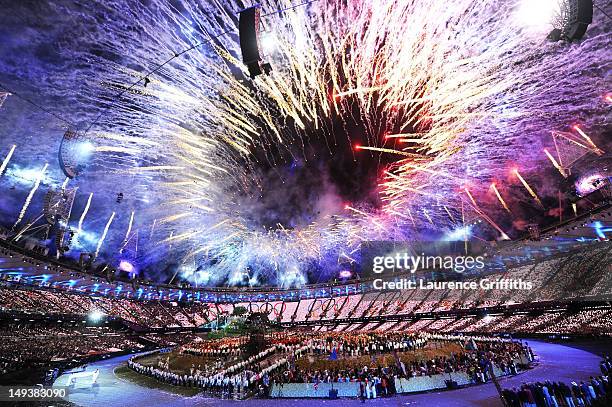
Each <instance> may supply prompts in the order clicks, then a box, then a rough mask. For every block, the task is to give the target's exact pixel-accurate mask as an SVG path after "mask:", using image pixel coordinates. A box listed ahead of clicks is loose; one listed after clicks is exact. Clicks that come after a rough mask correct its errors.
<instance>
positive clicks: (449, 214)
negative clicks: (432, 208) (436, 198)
mask: <svg viewBox="0 0 612 407" xmlns="http://www.w3.org/2000/svg"><path fill="white" fill-rule="evenodd" d="M442 206H443V207H444V210H445V211H446V214H447V215H448V217H449V218H450V220H451V221H452V222H455V218H454V217H453V215H452V214H451V213H450V211H449V210H448V208H447V207H446V205H442Z"/></svg>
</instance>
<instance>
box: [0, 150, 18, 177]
mask: <svg viewBox="0 0 612 407" xmlns="http://www.w3.org/2000/svg"><path fill="white" fill-rule="evenodd" d="M15 148H17V146H16V145H13V146H12V147H11V149H10V150H9V152H8V154H7V155H6V157H5V158H4V160H3V161H2V165H0V175H2V174H3V173H4V170H5V169H6V167H7V166H8V163H9V161H11V157H12V156H13V153H14V152H15Z"/></svg>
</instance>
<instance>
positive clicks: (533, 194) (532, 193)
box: [514, 169, 544, 207]
mask: <svg viewBox="0 0 612 407" xmlns="http://www.w3.org/2000/svg"><path fill="white" fill-rule="evenodd" d="M514 175H516V176H517V178H518V179H519V180H520V181H521V183H522V184H523V186H524V187H525V189H526V190H527V192H529V195H531V196H532V197H533V199H534V200H535V201H536V202H537V203H538V205H540V206H541V207H544V205H542V201H540V198H538V195H537V194H536V193H535V191H534V190H533V189H532V188H531V187H530V186H529V184H528V183H527V181H525V178H523V177H522V176H521V173H520V172H519V171H518V170H517V169H515V170H514Z"/></svg>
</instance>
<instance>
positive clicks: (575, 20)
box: [564, 0, 593, 41]
mask: <svg viewBox="0 0 612 407" xmlns="http://www.w3.org/2000/svg"><path fill="white" fill-rule="evenodd" d="M567 17H568V19H567V24H568V25H567V27H565V30H564V31H565V32H564V35H565V37H566V38H567V39H568V40H569V41H572V40H579V39H581V38H582V37H584V34H586V31H587V28H588V27H589V24H591V23H592V22H593V1H592V0H570V1H569V10H568V16H567Z"/></svg>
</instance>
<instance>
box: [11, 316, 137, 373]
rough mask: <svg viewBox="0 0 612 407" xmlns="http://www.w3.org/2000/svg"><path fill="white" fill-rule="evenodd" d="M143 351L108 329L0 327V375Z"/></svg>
mask: <svg viewBox="0 0 612 407" xmlns="http://www.w3.org/2000/svg"><path fill="white" fill-rule="evenodd" d="M140 348H142V345H141V344H139V343H138V341H136V340H135V339H134V338H133V337H130V336H127V335H125V334H124V333H117V332H114V331H111V330H109V329H106V328H76V327H61V326H59V327H49V326H46V327H44V328H42V327H37V326H35V325H34V326H25V327H23V326H18V325H8V326H6V325H5V326H2V328H0V374H6V373H10V372H13V371H17V370H21V369H24V368H36V367H44V366H48V365H49V363H50V362H62V361H72V360H76V359H80V358H84V357H88V356H94V355H99V354H109V353H114V352H120V351H123V350H135V351H136V350H138V349H140Z"/></svg>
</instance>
